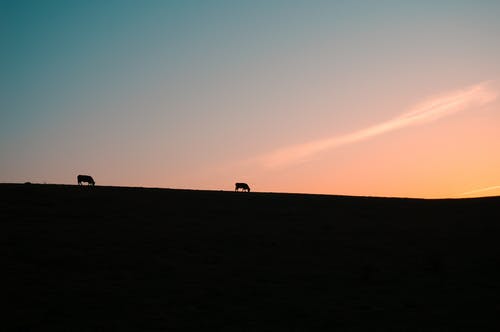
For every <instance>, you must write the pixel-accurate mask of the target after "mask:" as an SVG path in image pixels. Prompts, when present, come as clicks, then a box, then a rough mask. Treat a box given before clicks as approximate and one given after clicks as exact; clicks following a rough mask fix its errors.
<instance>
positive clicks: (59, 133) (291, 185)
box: [0, 0, 500, 198]
mask: <svg viewBox="0 0 500 332" xmlns="http://www.w3.org/2000/svg"><path fill="white" fill-rule="evenodd" d="M499 16H500V1H495V0H475V1H473V0H470V1H463V0H449V1H445V0H433V1H430V0H429V1H428V0H422V1H404V0H399V1H388V0H381V1H357V0H353V1H341V0H338V1H335V0H331V1H326V0H302V1H299V0H287V1H284V0H283V1H282V0H266V1H264V0H248V1H247V0H240V1H230V0H208V1H207V0H198V1H197V0H179V1H176V0H171V1H155V0H144V1H139V0H136V1H129V0H87V1H83V0H82V1H78V0H69V1H53V0H47V1H28V0H26V1H24V0H12V1H6V0H0V43H1V44H0V45H1V47H0V182H8V183H12V182H14V183H18V182H20V183H23V182H26V181H30V182H32V183H58V184H76V176H77V175H78V174H89V175H91V176H93V177H94V179H95V181H96V184H97V185H112V186H140V187H161V188H186V189H209V190H234V183H235V182H246V183H248V184H249V185H250V187H251V188H252V190H253V191H260V192H295V193H318V194H338V195H356V196H384V197H418V198H448V197H475V196H488V195H500V130H499V128H500V61H499V59H500V39H499V38H498V36H500V20H499V19H498V17H499Z"/></svg>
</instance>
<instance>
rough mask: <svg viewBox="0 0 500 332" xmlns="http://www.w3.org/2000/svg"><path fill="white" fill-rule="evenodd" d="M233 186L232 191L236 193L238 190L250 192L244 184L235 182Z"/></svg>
mask: <svg viewBox="0 0 500 332" xmlns="http://www.w3.org/2000/svg"><path fill="white" fill-rule="evenodd" d="M234 186H235V188H234V191H238V189H241V191H247V192H250V187H249V186H248V184H246V183H243V182H236V183H235V184H234Z"/></svg>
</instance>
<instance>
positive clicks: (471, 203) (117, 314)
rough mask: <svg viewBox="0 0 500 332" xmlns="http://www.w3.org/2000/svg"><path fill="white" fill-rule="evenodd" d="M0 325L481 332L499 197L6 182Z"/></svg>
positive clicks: (495, 253) (489, 311)
mask: <svg viewBox="0 0 500 332" xmlns="http://www.w3.org/2000/svg"><path fill="white" fill-rule="evenodd" d="M0 195H1V200H0V218H1V221H0V224H1V237H0V244H1V248H0V249H1V252H2V271H3V273H2V275H3V279H4V282H3V283H2V285H3V288H4V291H3V292H2V294H3V296H2V297H3V299H4V301H5V302H4V303H5V304H6V306H7V307H6V308H5V309H3V313H2V317H3V318H2V320H1V323H0V324H1V325H0V330H2V331H42V330H44V331H175V330H184V331H205V330H215V331H221V330H223V331H323V330H328V331H330V330H331V331H333V330H336V331H486V330H496V328H498V327H499V326H500V324H499V322H500V315H499V313H500V302H499V300H500V297H499V295H500V286H499V285H500V284H499V283H500V244H499V241H498V239H499V236H500V224H499V222H500V198H483V199H467V200H411V199H389V198H363V197H342V196H321V195H294V194H266V193H253V192H252V193H234V192H219V191H189V190H168V189H142V188H118V187H99V186H97V187H95V188H92V187H78V186H62V185H61V186H59V185H21V184H19V185H7V184H5V185H0Z"/></svg>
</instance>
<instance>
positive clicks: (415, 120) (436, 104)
mask: <svg viewBox="0 0 500 332" xmlns="http://www.w3.org/2000/svg"><path fill="white" fill-rule="evenodd" d="M496 98H497V93H496V92H495V91H493V90H492V89H491V88H490V87H489V86H488V83H487V82H483V83H480V84H477V85H473V86H470V87H468V88H465V89H462V90H459V91H455V92H451V93H447V94H444V95H442V96H440V97H435V98H431V99H429V100H426V101H424V102H422V103H420V104H418V105H416V106H414V107H413V108H411V109H410V110H409V111H408V112H406V113H404V114H402V115H400V116H398V117H396V118H393V119H391V120H388V121H385V122H383V123H380V124H377V125H373V126H371V127H368V128H365V129H361V130H358V131H354V132H352V133H349V134H345V135H340V136H334V137H330V138H325V139H320V140H316V141H312V142H308V143H304V144H298V145H294V146H291V147H287V148H282V149H279V150H276V151H274V152H272V153H269V154H267V155H264V156H262V157H261V158H259V161H260V163H261V164H262V165H263V166H265V167H269V168H275V167H284V166H287V165H290V164H293V163H298V162H303V161H307V159H308V158H311V157H312V156H313V155H316V154H318V153H320V152H323V151H326V150H331V149H334V148H337V147H339V146H343V145H347V144H351V143H355V142H359V141H363V140H366V139H369V138H372V137H375V136H378V135H382V134H385V133H387V132H390V131H394V130H397V129H401V128H404V127H409V126H415V125H421V124H424V123H428V122H431V121H435V120H438V119H441V118H443V117H446V116H449V115H451V114H454V113H456V112H458V111H462V110H464V109H470V108H472V107H479V106H482V105H485V104H488V103H490V102H492V101H493V100H495V99H496Z"/></svg>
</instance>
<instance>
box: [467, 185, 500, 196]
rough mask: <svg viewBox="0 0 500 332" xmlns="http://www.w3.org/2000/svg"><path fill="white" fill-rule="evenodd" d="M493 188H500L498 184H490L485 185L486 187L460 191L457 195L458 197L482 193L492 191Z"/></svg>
mask: <svg viewBox="0 0 500 332" xmlns="http://www.w3.org/2000/svg"><path fill="white" fill-rule="evenodd" d="M493 190H500V186H491V187H486V188H481V189H476V190H471V191H466V192H464V193H461V194H459V195H457V196H458V197H463V196H470V195H476V194H479V193H484V192H487V191H493Z"/></svg>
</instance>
